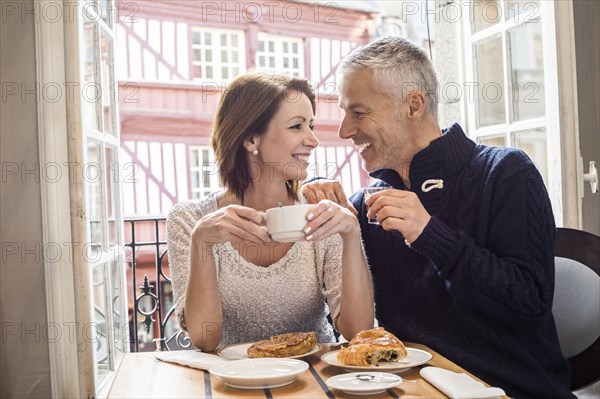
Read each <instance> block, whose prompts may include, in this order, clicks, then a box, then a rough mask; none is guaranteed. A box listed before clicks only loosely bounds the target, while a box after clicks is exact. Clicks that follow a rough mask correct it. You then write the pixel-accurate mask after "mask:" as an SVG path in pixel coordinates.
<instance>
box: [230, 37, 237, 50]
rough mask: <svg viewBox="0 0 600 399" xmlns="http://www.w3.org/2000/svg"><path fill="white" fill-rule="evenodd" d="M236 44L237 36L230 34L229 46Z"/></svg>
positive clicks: (235, 45)
mask: <svg viewBox="0 0 600 399" xmlns="http://www.w3.org/2000/svg"><path fill="white" fill-rule="evenodd" d="M237 45H238V36H237V35H231V46H232V47H237Z"/></svg>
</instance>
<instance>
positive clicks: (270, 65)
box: [269, 57, 275, 68]
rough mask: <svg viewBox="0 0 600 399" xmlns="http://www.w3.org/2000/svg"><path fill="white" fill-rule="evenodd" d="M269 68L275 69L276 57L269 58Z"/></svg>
mask: <svg viewBox="0 0 600 399" xmlns="http://www.w3.org/2000/svg"><path fill="white" fill-rule="evenodd" d="M269 67H270V68H275V57H269Z"/></svg>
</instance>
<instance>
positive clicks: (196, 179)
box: [192, 171, 200, 188]
mask: <svg viewBox="0 0 600 399" xmlns="http://www.w3.org/2000/svg"><path fill="white" fill-rule="evenodd" d="M198 187H200V173H199V172H198V171H194V172H192V188H198Z"/></svg>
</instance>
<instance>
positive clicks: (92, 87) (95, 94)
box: [81, 23, 100, 130]
mask: <svg viewBox="0 0 600 399" xmlns="http://www.w3.org/2000/svg"><path fill="white" fill-rule="evenodd" d="M96 34H97V31H96V28H95V26H94V25H93V24H91V23H85V24H83V41H84V54H83V60H84V61H83V66H82V67H83V79H84V84H83V88H82V90H81V100H82V101H81V106H82V112H83V122H84V124H85V126H87V127H89V128H91V129H95V130H98V113H97V110H96V107H97V105H98V100H99V98H100V86H99V85H98V84H97V83H96V69H95V65H96V64H95V62H94V60H95V59H96V56H95V48H96V45H97V44H96V37H97V36H96Z"/></svg>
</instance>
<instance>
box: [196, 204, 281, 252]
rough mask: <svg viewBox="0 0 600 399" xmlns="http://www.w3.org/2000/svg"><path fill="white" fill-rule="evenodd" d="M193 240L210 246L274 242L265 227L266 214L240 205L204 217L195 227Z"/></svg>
mask: <svg viewBox="0 0 600 399" xmlns="http://www.w3.org/2000/svg"><path fill="white" fill-rule="evenodd" d="M192 240H193V241H196V240H199V241H200V242H204V243H209V244H217V243H221V242H227V241H243V242H254V243H256V244H264V243H266V242H271V241H272V240H271V237H270V236H269V233H267V228H266V226H265V213H264V212H259V211H257V210H255V209H252V208H249V207H245V206H240V205H229V206H226V207H224V208H220V209H218V210H216V211H215V212H211V213H209V214H207V215H206V216H204V217H203V218H202V219H200V220H199V221H198V222H197V223H196V225H195V226H194V230H193V232H192Z"/></svg>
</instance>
